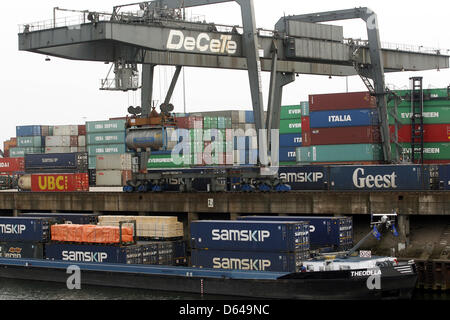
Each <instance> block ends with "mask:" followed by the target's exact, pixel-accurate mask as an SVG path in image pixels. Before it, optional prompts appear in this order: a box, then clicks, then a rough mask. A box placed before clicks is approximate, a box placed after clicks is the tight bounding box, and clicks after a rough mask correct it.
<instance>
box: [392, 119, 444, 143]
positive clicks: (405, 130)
mask: <svg viewBox="0 0 450 320" xmlns="http://www.w3.org/2000/svg"><path fill="white" fill-rule="evenodd" d="M389 129H390V131H391V137H393V136H394V133H395V127H394V126H389ZM411 135H412V126H411V125H403V126H400V128H399V129H398V142H400V143H408V142H411ZM423 141H424V142H450V119H449V124H425V125H424V126H423Z"/></svg>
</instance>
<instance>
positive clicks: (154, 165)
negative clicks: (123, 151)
mask: <svg viewBox="0 0 450 320" xmlns="http://www.w3.org/2000/svg"><path fill="white" fill-rule="evenodd" d="M191 159H192V156H191V155H190V154H189V155H187V156H185V157H181V159H180V161H181V163H175V160H174V159H172V155H170V154H168V155H152V156H150V158H149V159H148V162H147V169H160V168H186V167H189V165H190V162H191Z"/></svg>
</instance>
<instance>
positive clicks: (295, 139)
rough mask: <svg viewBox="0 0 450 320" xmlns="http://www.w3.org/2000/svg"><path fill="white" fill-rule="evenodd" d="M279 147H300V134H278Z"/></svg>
mask: <svg viewBox="0 0 450 320" xmlns="http://www.w3.org/2000/svg"><path fill="white" fill-rule="evenodd" d="M279 138H280V147H301V146H302V134H301V133H290V134H280V136H279Z"/></svg>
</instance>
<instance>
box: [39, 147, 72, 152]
mask: <svg viewBox="0 0 450 320" xmlns="http://www.w3.org/2000/svg"><path fill="white" fill-rule="evenodd" d="M70 149H71V148H70V147H46V148H45V153H71V151H70Z"/></svg>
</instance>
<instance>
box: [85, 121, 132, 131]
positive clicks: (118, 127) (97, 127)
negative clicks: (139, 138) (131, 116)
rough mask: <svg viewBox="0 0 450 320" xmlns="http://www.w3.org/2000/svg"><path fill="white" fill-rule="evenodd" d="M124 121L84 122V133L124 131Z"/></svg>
mask: <svg viewBox="0 0 450 320" xmlns="http://www.w3.org/2000/svg"><path fill="white" fill-rule="evenodd" d="M125 122H126V120H106V121H89V122H86V133H101V132H118V131H125Z"/></svg>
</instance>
